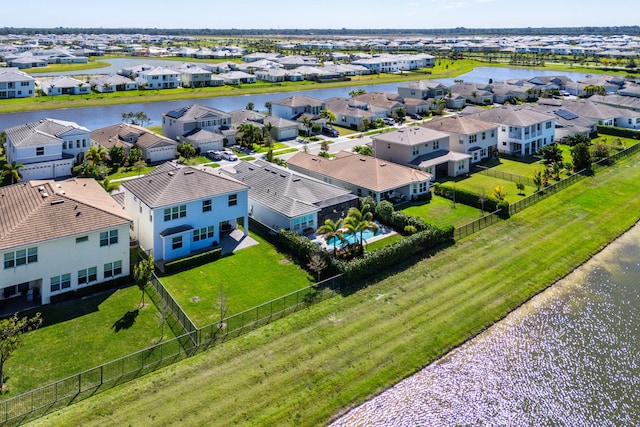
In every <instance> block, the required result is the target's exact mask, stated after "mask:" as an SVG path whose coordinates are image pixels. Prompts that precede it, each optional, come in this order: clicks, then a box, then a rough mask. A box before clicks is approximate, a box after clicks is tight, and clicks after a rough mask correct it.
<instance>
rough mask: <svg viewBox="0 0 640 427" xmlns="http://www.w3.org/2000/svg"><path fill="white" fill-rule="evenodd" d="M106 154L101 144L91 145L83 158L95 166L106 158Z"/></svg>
mask: <svg viewBox="0 0 640 427" xmlns="http://www.w3.org/2000/svg"><path fill="white" fill-rule="evenodd" d="M107 156H108V153H107V150H106V148H104V147H103V146H102V145H92V146H91V148H89V150H88V151H87V154H85V156H84V158H85V160H86V161H87V162H88V163H89V164H90V165H91V166H96V165H97V164H99V163H102V162H104V161H105V160H107Z"/></svg>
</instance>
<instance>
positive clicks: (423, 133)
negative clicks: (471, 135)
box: [371, 126, 449, 146]
mask: <svg viewBox="0 0 640 427" xmlns="http://www.w3.org/2000/svg"><path fill="white" fill-rule="evenodd" d="M371 138H372V139H374V140H376V141H382V142H390V143H392V144H401V145H409V146H413V145H418V144H423V143H425V142H431V141H435V140H438V139H443V138H446V139H447V140H448V139H449V134H448V133H444V132H440V131H438V130H434V129H430V128H426V127H422V126H410V127H401V128H399V129H398V130H395V131H392V132H385V133H381V134H378V135H374V136H372V137H371Z"/></svg>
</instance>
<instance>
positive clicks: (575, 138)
mask: <svg viewBox="0 0 640 427" xmlns="http://www.w3.org/2000/svg"><path fill="white" fill-rule="evenodd" d="M581 142H582V143H584V144H587V145H589V144H590V143H591V138H589V137H588V136H586V135H583V134H581V133H577V134H575V135H569V136H567V137H566V138H565V139H564V143H565V144H567V145H570V146H574V145H576V144H579V143H581Z"/></svg>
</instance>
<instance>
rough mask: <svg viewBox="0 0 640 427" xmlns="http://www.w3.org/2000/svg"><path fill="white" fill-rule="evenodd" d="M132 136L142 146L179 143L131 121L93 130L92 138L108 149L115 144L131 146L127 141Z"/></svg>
mask: <svg viewBox="0 0 640 427" xmlns="http://www.w3.org/2000/svg"><path fill="white" fill-rule="evenodd" d="M130 137H132V138H133V140H134V141H135V145H137V146H139V147H142V148H151V147H157V146H170V145H178V143H177V142H175V141H173V140H171V139H169V138H166V137H164V136H162V135H158V134H157V133H155V132H151V131H150V130H148V129H145V128H143V127H142V126H136V125H132V124H129V123H118V124H115V125H111V126H106V127H103V128H100V129H96V130H94V131H93V132H91V139H92V140H93V141H95V142H97V143H98V144H100V145H102V146H103V147H105V148H107V149H110V148H111V147H114V146H122V147H127V146H128V147H131V146H132V144H131V143H130V142H129V141H127V139H128V138H130Z"/></svg>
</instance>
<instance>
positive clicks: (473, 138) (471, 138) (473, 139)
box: [469, 135, 484, 144]
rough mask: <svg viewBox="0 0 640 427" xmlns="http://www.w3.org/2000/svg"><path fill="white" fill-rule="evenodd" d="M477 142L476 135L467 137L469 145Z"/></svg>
mask: <svg viewBox="0 0 640 427" xmlns="http://www.w3.org/2000/svg"><path fill="white" fill-rule="evenodd" d="M483 139H484V138H483ZM477 141H478V135H470V136H469V142H470V143H471V144H473V143H474V142H477Z"/></svg>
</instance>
